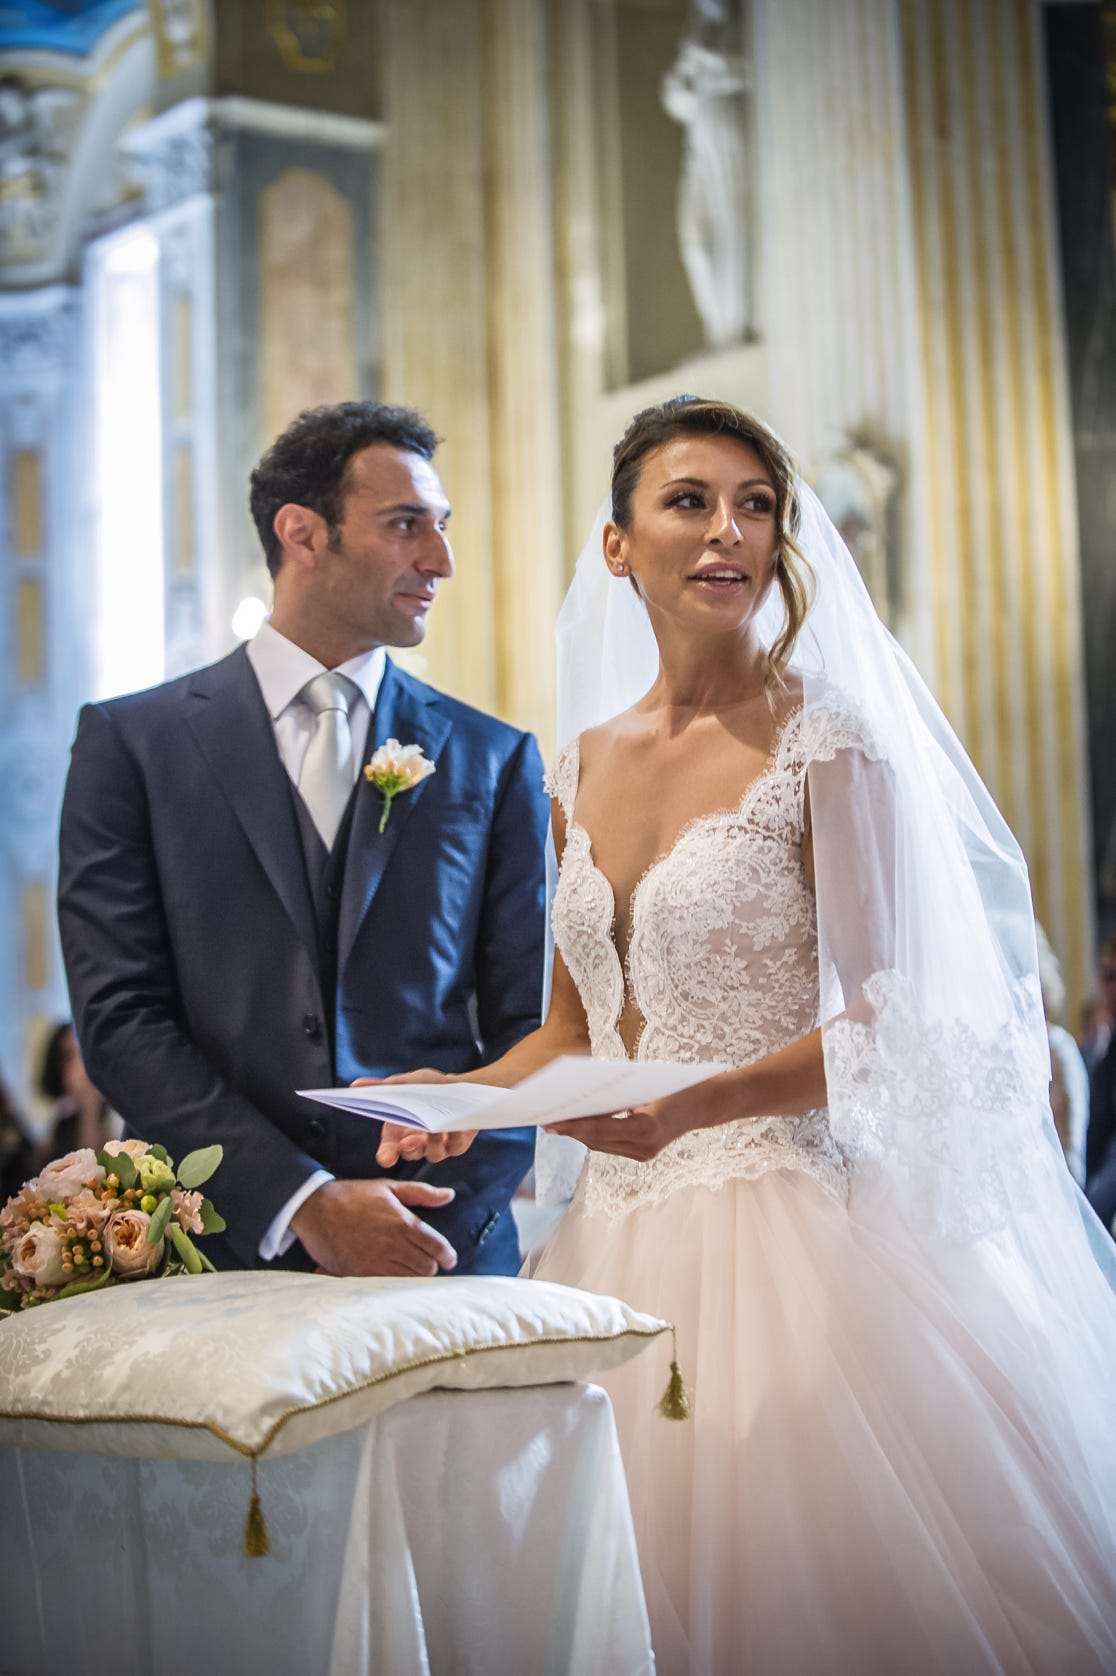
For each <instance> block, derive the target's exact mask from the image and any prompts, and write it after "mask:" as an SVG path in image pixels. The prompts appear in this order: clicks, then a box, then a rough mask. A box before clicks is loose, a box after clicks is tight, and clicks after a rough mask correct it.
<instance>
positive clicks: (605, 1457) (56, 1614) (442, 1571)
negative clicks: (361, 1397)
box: [0, 1384, 654, 1676]
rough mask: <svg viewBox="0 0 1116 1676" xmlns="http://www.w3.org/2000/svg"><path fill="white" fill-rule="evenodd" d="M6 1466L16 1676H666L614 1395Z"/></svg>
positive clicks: (45, 1454)
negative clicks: (194, 1452) (281, 1443)
mask: <svg viewBox="0 0 1116 1676" xmlns="http://www.w3.org/2000/svg"><path fill="white" fill-rule="evenodd" d="M258 1476H259V1494H260V1502H261V1506H262V1509H263V1514H264V1519H265V1521H266V1525H267V1530H268V1536H269V1540H270V1553H269V1554H268V1555H267V1556H266V1557H262V1558H248V1557H247V1556H246V1555H245V1554H244V1552H243V1545H244V1524H245V1514H246V1510H247V1507H248V1502H249V1494H250V1487H251V1476H250V1466H249V1463H248V1462H247V1461H244V1462H239V1461H235V1462H218V1461H175V1460H146V1459H122V1458H118V1457H108V1456H97V1455H74V1454H66V1453H61V1452H56V1451H54V1450H39V1449H17V1448H0V1673H2V1676H234V1673H235V1676H566V1673H568V1676H645V1673H646V1676H650V1673H651V1672H652V1671H653V1670H654V1660H653V1657H652V1654H651V1648H650V1638H649V1633H648V1625H647V1615H646V1610H645V1607H644V1601H643V1593H642V1589H641V1586H640V1578H639V1568H638V1562H637V1558H636V1550H635V1542H634V1537H633V1533H632V1524H631V1513H630V1509H629V1504H628V1496H627V1488H626V1485H625V1481H624V1474H623V1470H622V1467H621V1462H620V1455H619V1450H618V1447H617V1442H616V1432H615V1427H614V1423H613V1418H612V1410H611V1408H610V1406H609V1403H608V1399H607V1397H606V1396H605V1394H604V1392H603V1391H602V1390H600V1388H599V1387H596V1386H592V1385H585V1384H552V1385H540V1386H529V1387H526V1388H522V1389H518V1390H511V1389H491V1390H480V1391H441V1390H435V1391H430V1392H427V1393H426V1394H424V1395H421V1396H416V1397H412V1398H411V1399H409V1400H408V1401H404V1402H401V1403H398V1404H397V1405H396V1406H394V1407H392V1408H389V1409H387V1410H386V1411H385V1412H383V1413H381V1414H379V1415H377V1416H376V1417H375V1418H374V1419H373V1420H371V1421H369V1422H368V1423H367V1424H365V1425H363V1426H360V1427H358V1428H356V1429H354V1430H351V1431H348V1432H343V1433H341V1434H340V1435H338V1436H335V1437H332V1438H327V1439H325V1440H324V1441H321V1442H317V1443H314V1444H312V1445H310V1446H309V1447H307V1448H304V1449H301V1450H297V1451H295V1452H294V1453H292V1454H288V1455H281V1456H278V1457H276V1458H267V1457H265V1458H264V1459H262V1460H261V1461H260V1463H259V1468H258Z"/></svg>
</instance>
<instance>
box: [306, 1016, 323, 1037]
mask: <svg viewBox="0 0 1116 1676" xmlns="http://www.w3.org/2000/svg"><path fill="white" fill-rule="evenodd" d="M302 1029H303V1033H304V1034H305V1035H307V1036H309V1038H310V1040H311V1041H312V1042H316V1041H317V1039H318V1037H319V1036H320V1035H321V1033H322V1023H321V1020H320V1019H319V1017H318V1015H317V1014H316V1013H307V1014H306V1015H305V1017H304V1018H303V1020H302Z"/></svg>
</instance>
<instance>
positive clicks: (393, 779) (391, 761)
mask: <svg viewBox="0 0 1116 1676" xmlns="http://www.w3.org/2000/svg"><path fill="white" fill-rule="evenodd" d="M433 772H434V764H433V763H432V762H431V761H430V758H429V757H424V756H423V754H422V746H421V745H401V744H400V743H399V741H398V739H389V740H388V741H387V743H386V744H384V745H381V746H380V748H379V750H378V751H374V752H373V754H372V760H371V762H368V763H366V764H365V767H364V778H365V779H366V780H367V781H368V782H369V784H370V785H373V786H375V788H376V790H377V791H378V792H380V794H381V795H382V797H383V800H384V812H383V814H382V815H381V816H380V825H379V831H380V832H382V831H383V830H384V827H385V826H386V825H387V819H388V816H389V815H390V814H391V805H392V802H393V800H394V799H395V798H397V797H398V796H399V793H400V792H401V791H411V790H412V789H413V788H414V787H415V786H417V785H420V784H421V783H422V781H423V780H425V779H428V778H429V776H430V775H431V774H433Z"/></svg>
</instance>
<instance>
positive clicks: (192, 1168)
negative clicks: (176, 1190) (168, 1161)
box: [178, 1146, 225, 1191]
mask: <svg viewBox="0 0 1116 1676" xmlns="http://www.w3.org/2000/svg"><path fill="white" fill-rule="evenodd" d="M224 1156H225V1149H224V1147H223V1146H202V1147H199V1148H198V1150H197V1151H196V1152H188V1153H187V1154H186V1156H185V1158H184V1159H183V1160H182V1162H181V1164H180V1165H179V1166H178V1185H179V1186H180V1187H185V1188H186V1189H187V1190H188V1191H189V1190H191V1189H193V1188H195V1187H200V1186H201V1184H202V1182H203V1181H208V1180H209V1178H210V1176H211V1175H212V1174H213V1172H214V1170H215V1169H216V1168H217V1166H218V1164H219V1163H220V1162H221V1160H222V1158H223V1157H224Z"/></svg>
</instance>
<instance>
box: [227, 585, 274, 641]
mask: <svg viewBox="0 0 1116 1676" xmlns="http://www.w3.org/2000/svg"><path fill="white" fill-rule="evenodd" d="M266 616H267V606H266V605H265V604H264V602H263V600H262V599H257V598H256V596H255V594H249V595H248V597H247V599H242V600H241V602H240V604H239V605H238V606H237V608H236V610H235V611H234V612H233V614H232V631H233V633H234V634H235V635H236V638H237V639H238V640H251V638H252V636H253V635H254V634H255V632H256V630H257V629H258V628H259V626H260V624H261V623H262V622H263V620H264V618H265V617H266Z"/></svg>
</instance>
